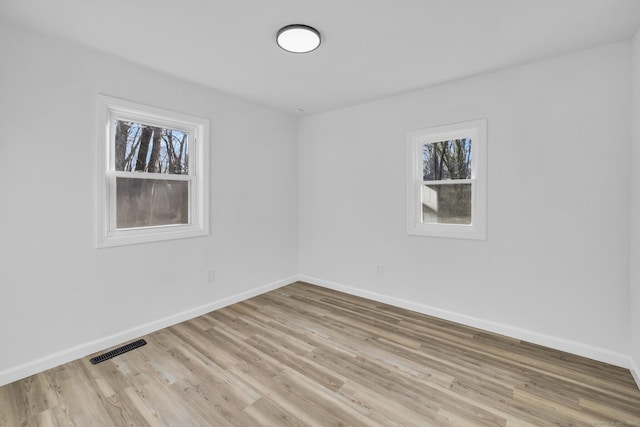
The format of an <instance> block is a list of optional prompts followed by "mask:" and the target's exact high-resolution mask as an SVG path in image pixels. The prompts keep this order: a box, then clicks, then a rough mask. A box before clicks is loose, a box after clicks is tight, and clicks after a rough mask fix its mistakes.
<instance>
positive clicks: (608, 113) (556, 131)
mask: <svg viewBox="0 0 640 427" xmlns="http://www.w3.org/2000/svg"><path fill="white" fill-rule="evenodd" d="M629 55H630V44H629V43H628V42H626V43H617V44H612V45H607V46H605V47H601V48H597V49H592V50H588V51H581V52H577V53H573V54H571V55H567V56H562V57H558V58H553V59H548V60H545V61H541V62H537V63H532V64H528V65H524V66H520V67H517V68H512V69H508V70H504V71H499V72H494V73H491V74H487V75H483V76H479V77H476V78H472V79H468V80H464V81H458V82H454V83H450V84H445V85H441V86H438V87H433V88H430V89H426V90H422V91H418V92H413V93H410V94H406V95H402V96H397V97H393V98H390V99H385V100H381V101H377V102H372V103H367V104H362V105H358V106H354V107H351V108H346V109H342V110H338V111H333V112H329V113H325V114H320V115H316V116H311V117H307V118H304V119H302V121H301V125H300V126H301V127H300V147H299V156H300V157H299V177H300V190H299V194H300V196H299V197H300V273H301V275H302V277H303V278H304V279H306V280H309V281H311V282H314V283H318V284H324V285H326V286H330V287H335V288H338V289H345V290H347V291H349V292H353V293H358V294H361V295H365V296H370V297H373V298H377V299H380V300H383V301H390V302H393V303H395V304H400V305H404V306H407V307H411V308H414V309H416V310H419V311H424V312H430V313H434V314H436V315H440V316H442V317H447V318H450V319H454V320H458V321H462V322H465V323H468V324H474V325H476V326H480V327H484V328H486V329H490V330H494V331H497V332H502V333H507V334H509V335H512V336H517V337H520V338H525V339H528V340H530V341H535V342H539V343H542V344H547V345H552V346H555V347H559V348H562V349H565V350H569V351H573V352H576V353H579V354H583V355H587V356H590V357H594V358H598V359H600V360H605V361H609V362H611V363H616V364H620V365H624V364H628V358H627V357H626V356H625V355H627V354H628V352H629V303H628V283H629V269H628V265H629V252H628V245H629V238H628V230H629V189H630V187H629V178H630V173H631V172H630V164H629V161H628V158H627V155H628V154H627V153H628V151H629V140H630V129H631V126H630V114H629V106H630V103H631V99H630V94H629V87H630V84H631V73H630V72H631V69H630V62H629ZM478 118H487V119H488V127H489V131H488V137H489V138H488V139H489V142H488V144H489V150H488V151H489V154H488V156H489V157H488V159H489V171H488V174H489V175H488V179H489V184H488V185H489V186H488V192H489V200H488V239H487V240H486V241H464V240H456V239H442V238H427V237H414V236H407V235H406V234H405V196H404V195H405V191H404V186H405V153H404V150H405V145H404V144H405V143H404V138H405V132H407V131H410V130H416V129H421V128H426V127H430V126H435V125H443V124H449V123H455V122H460V121H466V120H472V119H478ZM376 265H382V266H383V270H384V275H383V276H381V277H380V276H377V275H376V267H375V266H376Z"/></svg>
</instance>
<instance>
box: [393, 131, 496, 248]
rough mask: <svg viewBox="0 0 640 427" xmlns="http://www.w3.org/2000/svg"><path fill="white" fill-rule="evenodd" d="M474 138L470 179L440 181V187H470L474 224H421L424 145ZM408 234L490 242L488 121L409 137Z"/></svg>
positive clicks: (407, 158) (419, 133) (408, 134)
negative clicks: (488, 232)
mask: <svg viewBox="0 0 640 427" xmlns="http://www.w3.org/2000/svg"><path fill="white" fill-rule="evenodd" d="M463 138H471V179H463V180H449V181H438V184H440V185H447V184H471V224H443V223H423V222H422V186H423V185H424V184H425V183H429V181H423V170H422V168H423V157H422V156H423V154H422V147H423V145H424V144H430V143H434V142H440V141H449V140H453V139H463ZM406 162H407V163H406V165H407V185H406V191H407V194H406V198H407V200H406V202H407V234H409V235H414V236H431V237H448V238H456V239H476V240H486V238H487V120H486V119H480V120H473V121H468V122H462V123H455V124H450V125H444V126H436V127H431V128H428V129H421V130H416V131H412V132H408V133H407V134H406Z"/></svg>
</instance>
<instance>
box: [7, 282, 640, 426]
mask: <svg viewBox="0 0 640 427" xmlns="http://www.w3.org/2000/svg"><path fill="white" fill-rule="evenodd" d="M144 338H145V339H146V341H147V342H148V344H147V345H146V346H144V347H141V348H139V349H136V350H133V351H131V352H129V353H125V354H124V355H121V356H118V357H116V358H114V359H110V360H108V361H106V362H103V363H101V364H98V365H91V364H90V363H89V358H90V357H87V358H84V359H80V360H76V361H74V362H71V363H68V364H66V365H63V366H60V367H57V368H54V369H51V370H49V371H46V372H43V373H40V374H37V375H34V376H31V377H29V378H26V379H24V380H21V381H17V382H15V383H12V384H9V385H6V386H4V387H1V388H0V426H11V427H14V426H82V427H84V426H180V427H183V426H225V425H233V426H303V425H314V426H324V425H327V426H328V425H336V426H375V425H382V426H397V425H405V426H429V425H437V426H440V425H442V426H446V425H456V426H472V425H483V426H484V425H488V426H504V425H508V426H547V425H560V426H580V425H584V426H596V425H597V426H613V425H618V426H619V425H640V391H639V390H638V388H637V387H636V385H635V383H634V382H633V379H632V377H631V375H630V373H629V371H627V370H625V369H621V368H617V367H614V366H610V365H606V364H603V363H599V362H595V361H592V360H589V359H585V358H581V357H578V356H574V355H570V354H567V353H562V352H559V351H555V350H551V349H548V348H544V347H540V346H537V345H533V344H529V343H526V342H521V341H518V340H514V339H510V338H505V337H502V336H498V335H494V334H491V333H487V332H483V331H480V330H476V329H472V328H468V327H465V326H461V325H457V324H454V323H450V322H446V321H443V320H439V319H435V318H432V317H428V316H424V315H421V314H417V313H414V312H411V311H407V310H403V309H400V308H395V307H391V306H388V305H384V304H380V303H376V302H373V301H369V300H365V299H362V298H358V297H354V296H349V295H346V294H342V293H339V292H335V291H331V290H326V289H323V288H319V287H315V286H312V285H308V284H305V283H295V284H293V285H289V286H286V287H284V288H281V289H278V290H275V291H272V292H269V293H267V294H264V295H261V296H259V297H255V298H252V299H250V300H247V301H244V302H241V303H239V304H235V305H233V306H230V307H226V308H224V309H220V310H217V311H215V312H212V313H209V314H207V315H204V316H201V317H198V318H196V319H193V320H190V321H188V322H184V323H181V324H178V325H175V326H172V327H170V328H166V329H163V330H161V331H158V332H156V333H153V334H150V335H147V336H145V337H144Z"/></svg>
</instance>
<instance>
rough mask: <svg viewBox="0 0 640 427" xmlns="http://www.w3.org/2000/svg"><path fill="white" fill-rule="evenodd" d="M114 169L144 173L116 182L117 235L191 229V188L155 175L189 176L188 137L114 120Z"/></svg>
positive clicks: (185, 182) (187, 134)
mask: <svg viewBox="0 0 640 427" xmlns="http://www.w3.org/2000/svg"><path fill="white" fill-rule="evenodd" d="M114 125H115V168H116V170H117V171H122V172H141V173H143V174H141V176H140V178H137V177H127V178H123V177H121V178H117V180H116V182H117V187H116V227H117V228H118V229H126V228H134V227H151V226H160V225H174V224H188V223H189V182H187V181H175V180H168V179H161V178H162V177H161V176H157V175H151V174H159V175H188V174H189V133H188V132H185V131H182V130H177V129H169V128H162V127H156V126H150V125H146V124H142V123H137V122H131V121H124V120H116V121H115V123H114Z"/></svg>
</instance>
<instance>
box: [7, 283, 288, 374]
mask: <svg viewBox="0 0 640 427" xmlns="http://www.w3.org/2000/svg"><path fill="white" fill-rule="evenodd" d="M297 280H298V276H292V277H289V278H286V279H282V280H279V281H277V282H272V283H269V284H267V285H264V286H260V287H257V288H254V289H250V290H248V291H245V292H241V293H239V294H236V295H232V296H230V297H227V298H223V299H220V300H217V301H213V302H210V303H207V304H205V305H202V306H199V307H195V308H192V309H189V310H186V311H183V312H181V313H176V314H173V315H170V316H167V317H164V318H162V319H159V320H154V321H152V322H149V323H145V324H143V325H139V326H136V327H134V328H131V329H128V330H125V331H122V332H118V333H116V334H113V335H109V336H107V337H104V338H99V339H97V340H94V341H90V342H87V343H84V344H80V345H77V346H75V347H72V348H69V349H66V350H63V351H60V352H57V353H54V354H50V355H48V356H44V357H41V358H39V359H36V360H32V361H30V362H27V363H24V364H22V365H18V366H15V367H12V368H9V369H6V370H4V371H0V386H2V385H5V384H9V383H12V382H14V381H16V380H19V379H22V378H26V377H28V376H30V375H33V374H37V373H39V372H42V371H46V370H47V369H51V368H54V367H56V366H59V365H62V364H64V363H68V362H71V361H73V360H76V359H79V358H82V357H85V356H88V355H90V354H92V353H96V352H98V351H101V350H104V349H107V348H109V347H113V346H116V345H118V344H121V343H123V342H125V341H129V340H131V339H134V338H138V337H140V336H142V335H146V334H149V333H151V332H155V331H157V330H159V329H162V328H166V327H168V326H172V325H175V324H177V323H180V322H184V321H185V320H189V319H193V318H194V317H198V316H201V315H203V314H206V313H209V312H211V311H213V310H218V309H220V308H222V307H226V306H228V305H231V304H235V303H237V302H240V301H244V300H246V299H248V298H252V297H254V296H257V295H260V294H263V293H265V292H269V291H271V290H274V289H277V288H280V287H282V286H285V285H288V284H290V283H293V282H295V281H297Z"/></svg>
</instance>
